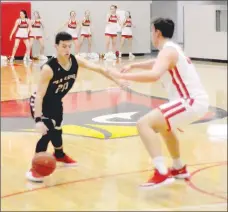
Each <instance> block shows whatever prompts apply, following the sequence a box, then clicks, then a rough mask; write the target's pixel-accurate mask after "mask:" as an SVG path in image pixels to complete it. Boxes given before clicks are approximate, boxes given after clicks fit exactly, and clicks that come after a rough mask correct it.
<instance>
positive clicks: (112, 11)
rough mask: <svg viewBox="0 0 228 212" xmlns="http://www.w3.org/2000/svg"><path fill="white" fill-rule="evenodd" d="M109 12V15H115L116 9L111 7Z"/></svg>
mask: <svg viewBox="0 0 228 212" xmlns="http://www.w3.org/2000/svg"><path fill="white" fill-rule="evenodd" d="M110 12H111V14H115V13H116V8H115V7H113V6H111V7H110Z"/></svg>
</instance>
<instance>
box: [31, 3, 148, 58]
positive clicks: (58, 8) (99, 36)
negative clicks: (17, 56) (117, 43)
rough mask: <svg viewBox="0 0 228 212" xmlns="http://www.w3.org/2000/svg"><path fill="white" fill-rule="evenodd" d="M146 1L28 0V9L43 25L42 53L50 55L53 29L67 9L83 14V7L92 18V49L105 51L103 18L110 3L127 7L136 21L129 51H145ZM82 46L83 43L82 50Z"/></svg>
mask: <svg viewBox="0 0 228 212" xmlns="http://www.w3.org/2000/svg"><path fill="white" fill-rule="evenodd" d="M150 3H151V2H150V1H32V10H33V11H34V10H38V11H39V12H40V14H41V16H42V19H43V21H44V24H45V27H46V34H47V35H48V36H49V39H48V40H46V41H45V55H52V54H53V53H54V52H55V49H54V34H55V33H56V31H57V29H58V28H59V27H60V26H61V25H62V24H63V23H64V22H66V21H67V20H68V19H69V12H70V11H71V10H75V11H76V13H77V18H79V19H80V20H81V19H82V18H83V15H84V11H85V10H90V12H91V18H92V21H93V25H92V27H91V28H92V32H93V45H92V51H95V52H104V51H105V36H104V30H105V22H106V14H107V12H108V11H109V8H110V5H112V4H115V5H117V6H118V9H121V10H129V11H131V14H132V20H133V22H134V24H135V25H136V28H134V29H133V33H134V34H133V36H134V39H133V52H134V53H149V52H150V51H151V49H150V43H151V36H150ZM83 50H85V47H83V49H82V51H83Z"/></svg>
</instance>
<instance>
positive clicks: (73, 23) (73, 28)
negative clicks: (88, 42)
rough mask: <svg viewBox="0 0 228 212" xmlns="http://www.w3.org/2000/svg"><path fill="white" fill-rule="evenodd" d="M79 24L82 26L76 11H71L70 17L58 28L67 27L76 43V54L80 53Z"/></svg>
mask: <svg viewBox="0 0 228 212" xmlns="http://www.w3.org/2000/svg"><path fill="white" fill-rule="evenodd" d="M78 26H79V27H80V23H79V22H78V21H77V20H76V12H75V11H71V12H70V19H69V20H68V21H67V22H66V23H65V24H64V25H63V26H62V27H61V28H60V29H59V30H58V31H60V30H62V29H63V28H67V29H66V32H68V33H69V34H71V36H72V37H73V40H74V44H75V54H78V53H79V50H80V44H79V41H78V29H77V28H78Z"/></svg>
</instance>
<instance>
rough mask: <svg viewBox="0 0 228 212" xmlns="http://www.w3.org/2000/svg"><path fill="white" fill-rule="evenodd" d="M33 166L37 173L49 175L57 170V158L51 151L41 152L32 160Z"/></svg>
mask: <svg viewBox="0 0 228 212" xmlns="http://www.w3.org/2000/svg"><path fill="white" fill-rule="evenodd" d="M32 168H33V170H34V171H35V172H36V173H37V174H39V175H41V176H48V175H50V174H51V173H53V172H54V171H55V168H56V159H55V157H54V156H53V155H51V154H50V153H47V152H39V153H37V154H36V155H35V156H34V158H33V160H32Z"/></svg>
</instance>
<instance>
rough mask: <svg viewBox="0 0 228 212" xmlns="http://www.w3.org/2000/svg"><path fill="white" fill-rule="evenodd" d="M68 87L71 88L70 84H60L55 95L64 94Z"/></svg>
mask: <svg viewBox="0 0 228 212" xmlns="http://www.w3.org/2000/svg"><path fill="white" fill-rule="evenodd" d="M68 86H69V83H68V82H65V83H64V84H59V85H58V88H57V89H56V91H55V93H59V92H64V91H65V90H66V89H67V88H68Z"/></svg>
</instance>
